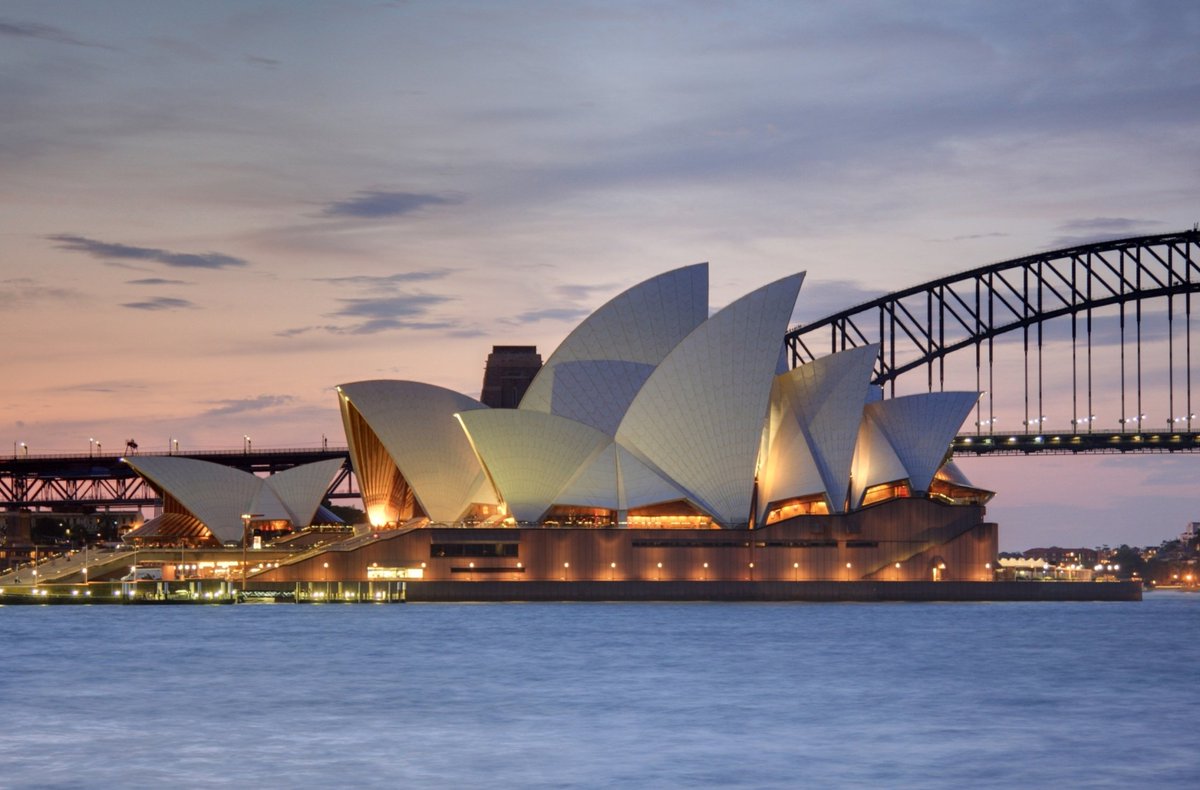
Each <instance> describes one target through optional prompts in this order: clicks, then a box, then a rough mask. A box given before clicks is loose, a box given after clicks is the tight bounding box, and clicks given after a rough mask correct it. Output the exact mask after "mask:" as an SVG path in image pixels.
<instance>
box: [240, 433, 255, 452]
mask: <svg viewBox="0 0 1200 790" xmlns="http://www.w3.org/2000/svg"><path fill="white" fill-rule="evenodd" d="M252 449H254V445H253V443H252V442H251V441H250V437H249V436H247V435H246V434H242V452H244V453H246V454H247V455H249V454H250V451H251V450H252Z"/></svg>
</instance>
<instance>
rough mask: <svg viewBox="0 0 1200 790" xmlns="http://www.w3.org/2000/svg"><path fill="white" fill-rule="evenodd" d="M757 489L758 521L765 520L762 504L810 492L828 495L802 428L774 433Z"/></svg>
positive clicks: (765, 515)
mask: <svg viewBox="0 0 1200 790" xmlns="http://www.w3.org/2000/svg"><path fill="white" fill-rule="evenodd" d="M793 423H794V421H793ZM758 490H759V503H760V505H761V507H760V508H759V514H758V515H759V521H760V523H762V522H764V521H765V520H766V517H767V507H766V506H767V505H769V504H771V503H772V502H780V501H783V500H785V499H792V498H795V497H803V496H810V495H812V494H824V495H825V496H826V497H827V498H828V495H829V492H828V491H826V489H825V481H824V480H823V479H822V477H821V470H820V469H819V468H817V461H816V459H815V458H813V453H812V450H810V449H809V447H808V442H807V441H806V440H805V438H804V432H803V431H800V430H787V431H782V432H779V433H778V434H777V435H776V437H775V440H774V441H772V442H771V443H770V445H769V449H768V450H767V456H766V462H765V463H763V465H762V468H761V469H760V470H759V473H758Z"/></svg>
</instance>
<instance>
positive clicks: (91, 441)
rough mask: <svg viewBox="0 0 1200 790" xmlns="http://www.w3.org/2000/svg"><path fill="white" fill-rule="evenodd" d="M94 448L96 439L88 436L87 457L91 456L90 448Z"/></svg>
mask: <svg viewBox="0 0 1200 790" xmlns="http://www.w3.org/2000/svg"><path fill="white" fill-rule="evenodd" d="M95 448H96V439H95V438H94V437H89V438H88V458H91V457H92V450H94V449H95Z"/></svg>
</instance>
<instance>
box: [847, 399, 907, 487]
mask: <svg viewBox="0 0 1200 790" xmlns="http://www.w3.org/2000/svg"><path fill="white" fill-rule="evenodd" d="M872 389H874V388H872ZM871 402H872V403H877V402H878V401H871ZM906 477H908V470H907V469H905V468H904V464H903V463H901V461H900V458H899V456H897V455H896V451H895V450H894V449H892V443H891V442H889V441H888V440H887V437H886V436H884V435H883V431H881V430H880V429H879V426H878V425H876V424H875V421H874V420H871V419H868V418H867V417H866V416H865V413H864V416H863V419H862V422H860V423H859V426H858V441H857V443H856V444H855V445H854V464H853V465H852V466H851V483H850V506H851V508H852V509H853V508H857V507H858V506H859V505H861V504H862V499H863V494H865V493H866V492H867V489H868V488H870V487H871V486H877V485H881V484H883V483H893V482H896V481H898V480H904V479H905V478H906Z"/></svg>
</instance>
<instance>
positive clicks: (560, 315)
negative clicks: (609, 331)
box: [503, 307, 591, 324]
mask: <svg viewBox="0 0 1200 790" xmlns="http://www.w3.org/2000/svg"><path fill="white" fill-rule="evenodd" d="M590 313H591V311H590V310H587V309H585V308H582V307H543V308H541V309H540V310H527V311H525V312H524V313H520V314H518V315H515V316H512V317H511V318H506V319H503V321H504V323H506V324H535V323H537V322H539V321H578V320H580V319H582V318H585V317H586V316H588V315H589V314H590Z"/></svg>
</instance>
